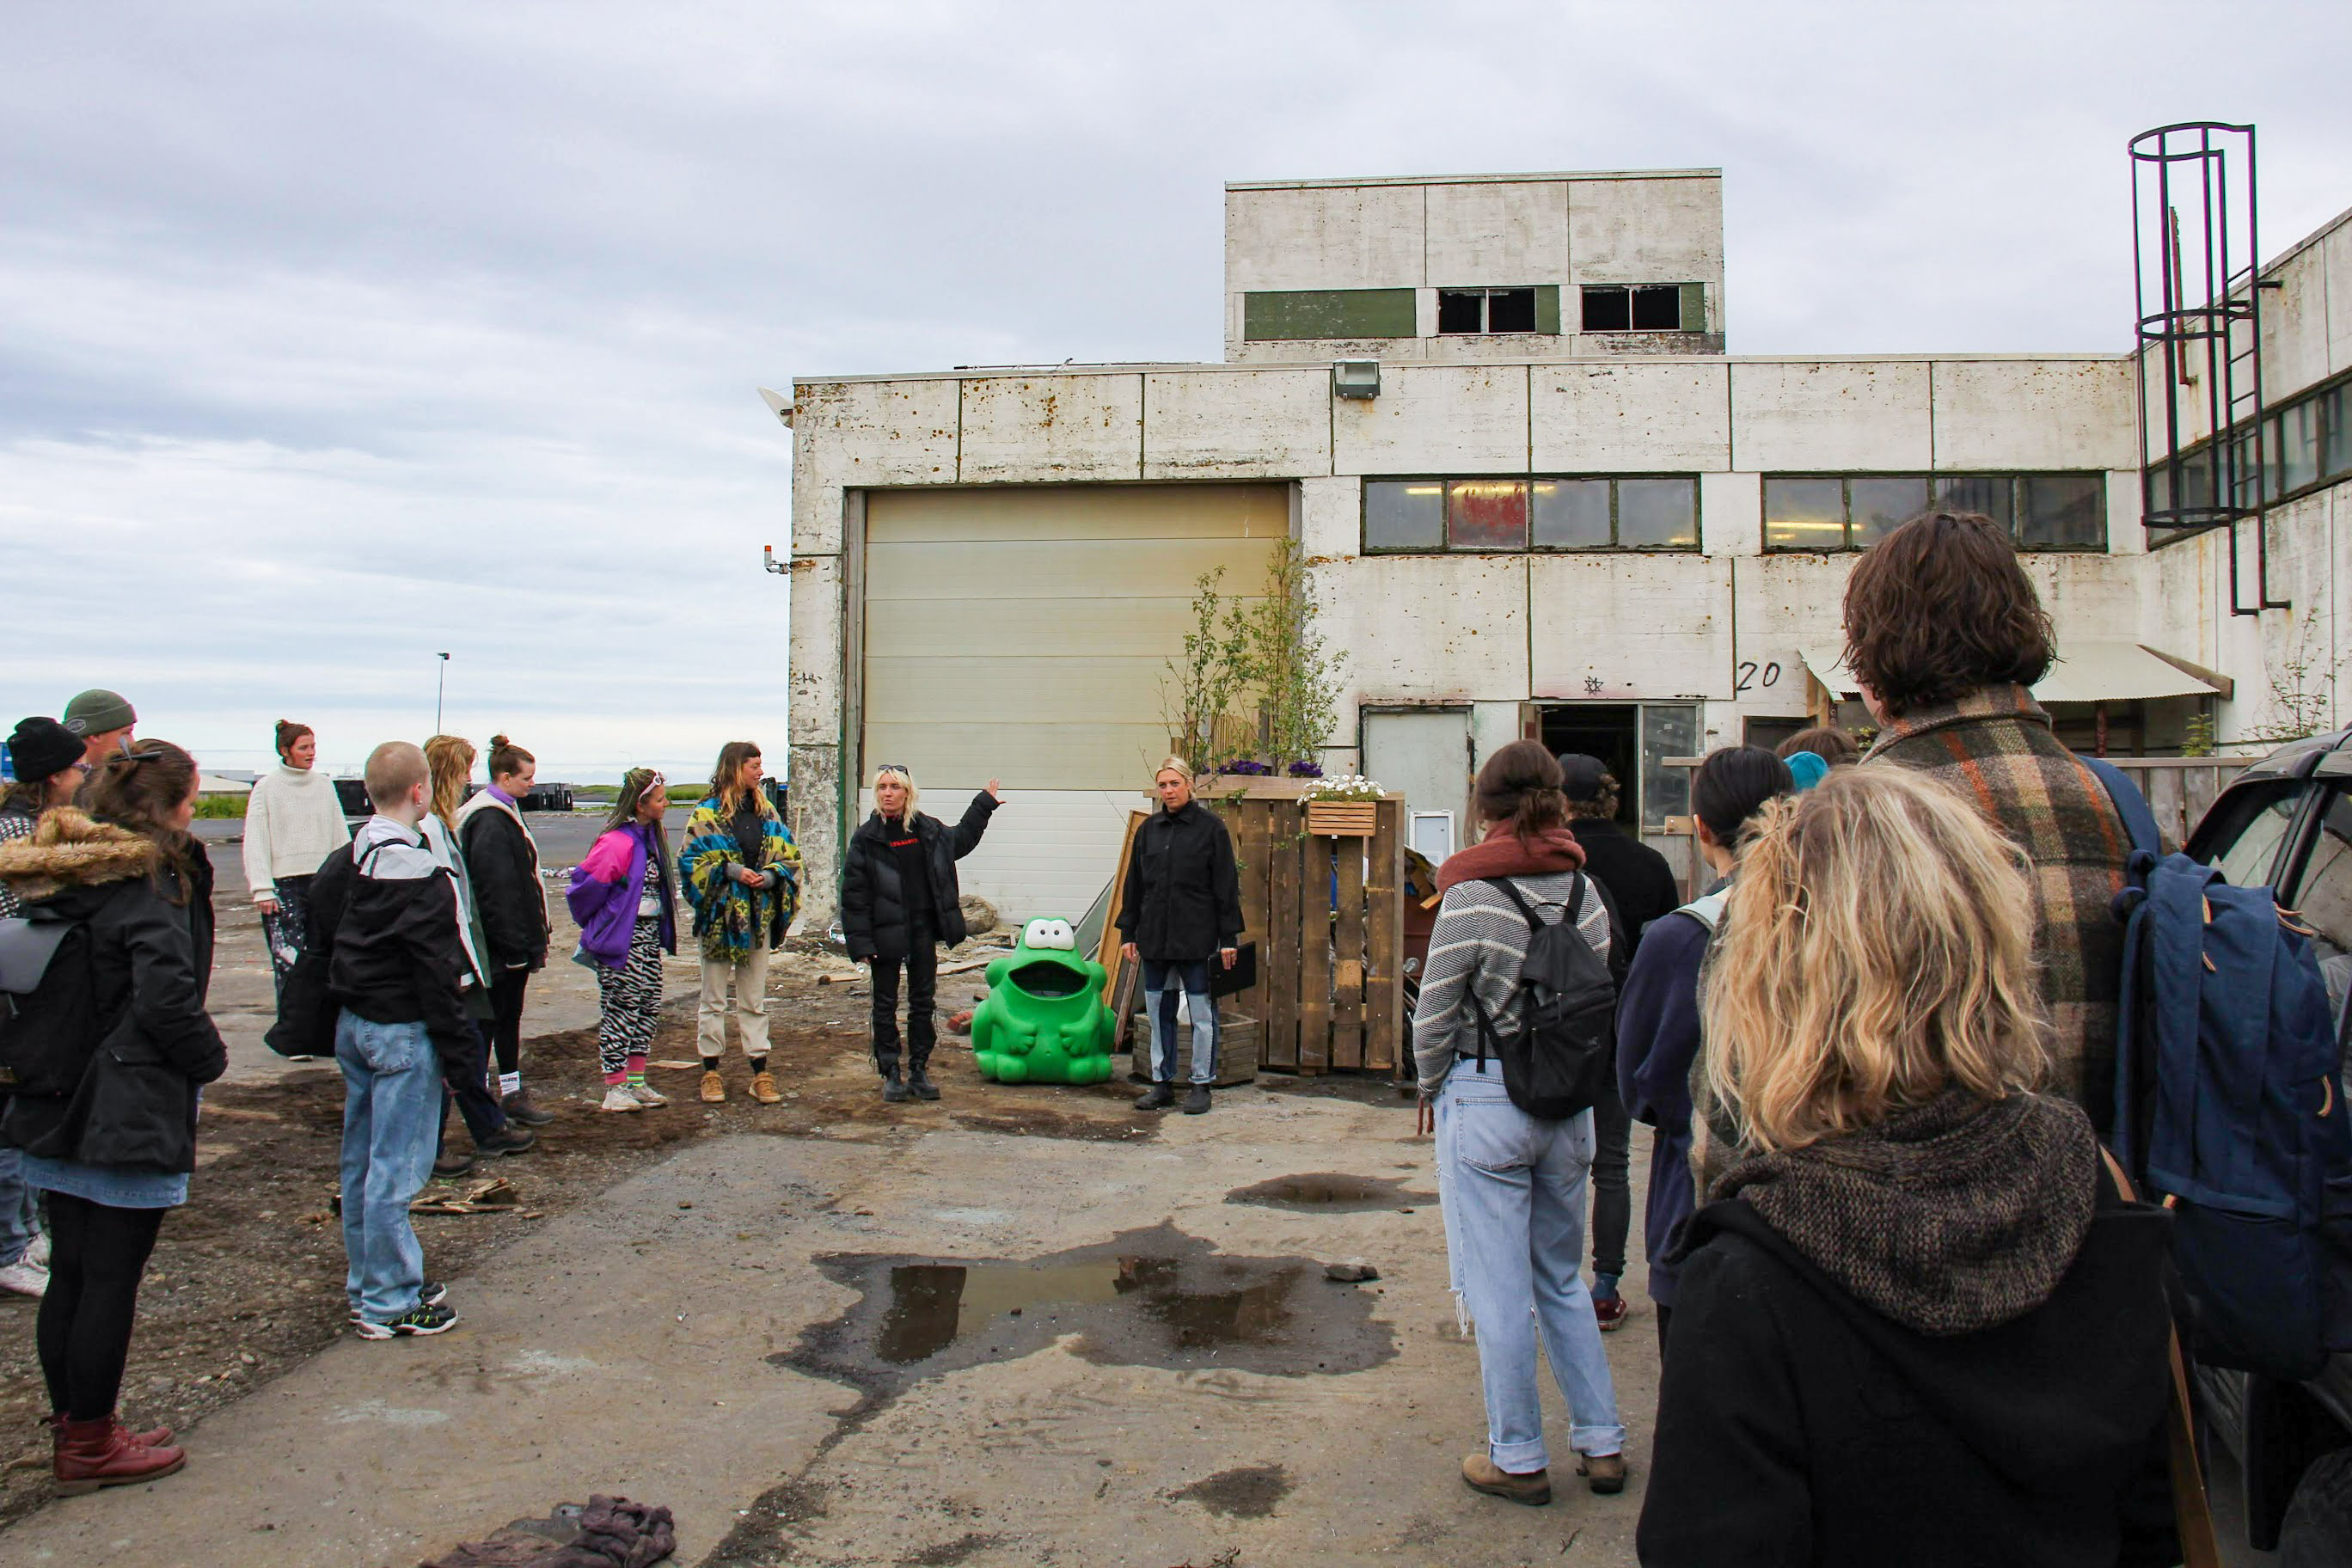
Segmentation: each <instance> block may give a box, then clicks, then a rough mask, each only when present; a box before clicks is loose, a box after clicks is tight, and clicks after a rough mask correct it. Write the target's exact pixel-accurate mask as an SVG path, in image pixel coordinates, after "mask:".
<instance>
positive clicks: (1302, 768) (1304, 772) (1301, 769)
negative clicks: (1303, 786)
mask: <svg viewBox="0 0 2352 1568" xmlns="http://www.w3.org/2000/svg"><path fill="white" fill-rule="evenodd" d="M1290 776H1291V777H1292V778H1295V779H1319V778H1321V777H1322V776H1323V769H1322V767H1321V766H1320V765H1319V764H1318V763H1310V762H1307V761H1305V760H1304V759H1302V760H1300V761H1298V762H1295V763H1291V764H1290Z"/></svg>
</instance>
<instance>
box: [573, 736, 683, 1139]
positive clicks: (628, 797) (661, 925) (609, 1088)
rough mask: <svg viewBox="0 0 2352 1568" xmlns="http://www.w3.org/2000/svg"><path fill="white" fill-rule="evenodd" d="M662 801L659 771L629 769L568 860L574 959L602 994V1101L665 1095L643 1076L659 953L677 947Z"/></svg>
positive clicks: (655, 1006) (658, 985)
mask: <svg viewBox="0 0 2352 1568" xmlns="http://www.w3.org/2000/svg"><path fill="white" fill-rule="evenodd" d="M668 805H669V791H668V789H667V786H666V785H665V784H664V783H663V781H662V776H661V774H659V773H656V772H654V770H653V769H651V768H632V769H631V770H630V771H629V773H628V774H627V776H626V777H625V778H624V779H622V781H621V796H620V798H619V799H618V800H617V801H615V802H614V804H613V815H612V816H609V817H607V818H606V819H605V822H604V832H603V833H602V834H601V835H599V836H598V837H597V839H596V842H595V843H594V845H593V846H592V847H590V848H589V850H588V858H586V859H584V860H583V861H581V862H580V864H579V865H577V866H575V867H573V868H572V886H571V888H570V889H568V890H567V891H566V893H565V895H564V898H565V901H566V902H568V903H569V904H570V905H571V906H572V919H573V920H575V921H579V922H580V952H579V954H578V961H579V962H581V963H588V964H592V965H593V967H594V968H595V971H596V989H597V992H598V994H599V995H600V997H601V999H602V1001H603V1003H604V1016H603V1018H602V1019H601V1021H600V1022H599V1023H598V1025H597V1027H596V1054H597V1056H598V1058H600V1059H601V1061H602V1064H603V1066H604V1104H603V1105H601V1106H599V1107H598V1108H597V1109H599V1110H644V1109H645V1108H646V1107H647V1106H649V1105H667V1104H668V1103H669V1100H668V1097H667V1096H666V1095H661V1094H656V1093H655V1092H654V1090H653V1089H650V1088H648V1087H647V1086H646V1052H647V1049H648V1048H649V1047H651V1046H652V1044H653V1037H654V1023H655V1020H656V1016H657V1015H658V1014H659V1013H660V1011H661V1000H662V954H663V953H665V952H677V916H676V915H675V914H674V913H672V911H671V905H670V886H669V844H668V840H667V837H666V836H665V835H664V833H663V831H662V813H663V811H665V810H666V809H667V807H668Z"/></svg>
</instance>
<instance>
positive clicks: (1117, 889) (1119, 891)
mask: <svg viewBox="0 0 2352 1568" xmlns="http://www.w3.org/2000/svg"><path fill="white" fill-rule="evenodd" d="M1144 816H1145V814H1144V813H1143V812H1140V811H1130V812H1129V813H1128V814H1127V837H1125V838H1123V839H1121V840H1119V846H1118V870H1116V871H1114V872H1112V873H1111V879H1110V902H1109V903H1108V904H1107V905H1106V906H1104V909H1103V929H1102V946H1101V947H1100V948H1099V949H1098V950H1097V952H1096V954H1095V959H1096V962H1097V963H1100V964H1101V965H1102V966H1103V1000H1104V1002H1106V1003H1108V1002H1109V1001H1110V1000H1111V998H1112V997H1113V996H1115V995H1117V994H1118V971H1119V965H1121V964H1122V963H1125V962H1126V961H1127V960H1126V955H1125V954H1123V953H1122V952H1119V947H1120V945H1121V944H1120V942H1119V940H1118V912H1119V906H1120V905H1121V904H1122V903H1124V902H1125V901H1126V898H1125V895H1126V893H1127V868H1128V863H1129V861H1130V860H1131V859H1133V858H1134V856H1135V830H1136V829H1137V828H1139V827H1141V826H1143V818H1144ZM1118 1023H1119V1027H1120V1028H1122V1029H1123V1028H1125V1027H1126V1026H1127V1020H1126V1019H1124V1018H1121V1019H1120V1020H1119V1021H1118Z"/></svg>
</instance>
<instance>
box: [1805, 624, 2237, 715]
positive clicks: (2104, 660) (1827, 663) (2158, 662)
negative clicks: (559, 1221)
mask: <svg viewBox="0 0 2352 1568" xmlns="http://www.w3.org/2000/svg"><path fill="white" fill-rule="evenodd" d="M1842 651H1843V650H1839V649H1832V648H1824V647H1800V648H1799V649H1798V650H1797V657H1798V658H1801V659H1803V660H1804V661H1805V668H1807V669H1808V670H1810V671H1811V673H1812V677H1813V679H1815V680H1818V681H1820V682H1821V683H1822V685H1823V686H1825V687H1827V688H1829V689H1830V690H1831V691H1832V692H1834V693H1835V694H1837V695H1838V696H1840V697H1850V696H1853V695H1854V694H1855V693H1856V692H1857V690H1858V689H1859V688H1858V685H1857V683H1856V681H1855V680H1854V678H1853V671H1852V670H1849V669H1848V668H1846V667H1845V661H1844V659H1843V658H1841V657H1840V653H1841V652H1842ZM2217 691H2220V692H2221V693H2222V695H2224V696H2226V695H2228V693H2227V691H2226V690H2225V689H2223V688H2222V687H2221V685H2220V684H2218V683H2217V682H2215V681H2210V680H2205V679H2200V678H2199V677H2197V676H2194V675H2191V674H2189V672H2188V671H2187V670H2185V669H2183V668H2180V666H2179V663H2177V662H2176V661H2174V660H2173V659H2171V658H2167V657H2166V656H2164V655H2162V654H2159V653H2157V652H2156V651H2154V650H2153V649H2151V648H2149V647H2146V646H2145V645H2143V644H2140V643H2136V642H2104V641H2101V640H2099V639H2097V638H2094V637H2074V638H2070V639H2068V640H2067V641H2066V642H2064V643H2063V644H2061V645H2060V647H2059V655H2058V662H2057V663H2056V664H2054V665H2053V666H2052V667H2051V669H2050V673H2049V674H2048V675H2045V676H2043V677H2042V679H2041V680H2039V681H2037V682H2036V683H2035V684H2034V687H2033V700H2035V701H2037V702H2138V701H2144V700H2147V699H2150V698H2157V697H2210V696H2212V695H2213V694H2214V693H2215V692H2217Z"/></svg>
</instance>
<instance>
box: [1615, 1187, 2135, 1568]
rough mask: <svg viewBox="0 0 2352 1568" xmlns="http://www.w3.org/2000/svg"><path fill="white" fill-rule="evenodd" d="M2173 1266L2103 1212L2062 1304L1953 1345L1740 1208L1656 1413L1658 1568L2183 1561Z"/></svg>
mask: <svg viewBox="0 0 2352 1568" xmlns="http://www.w3.org/2000/svg"><path fill="white" fill-rule="evenodd" d="M2102 1185H2103V1187H2105V1184H2104V1183H2103V1184H2102ZM2168 1245H2169V1225H2168V1215H2165V1214H2164V1213H2163V1211H2161V1210H2159V1209H2155V1208H2151V1207H2147V1206H2145V1205H2125V1204H2123V1203H2122V1202H2121V1201H2120V1200H2119V1199H2117V1198H2116V1197H2115V1195H2114V1194H2113V1191H2112V1189H2107V1190H2104V1191H2103V1192H2102V1193H2101V1195H2100V1199H2099V1206H2098V1209H2097V1210H2096V1212H2095V1217H2094V1218H2093V1220H2092V1224H2091V1229H2090V1232H2089V1235H2088V1237H2087V1238H2086V1239H2085V1240H2084V1243H2083V1246H2082V1249H2081V1250H2080V1252H2079V1253H2077V1254H2076V1256H2075V1258H2074V1263H2073V1265H2072V1266H2071V1267H2069V1268H2068V1269H2067V1271H2066V1273H2065V1274H2064V1276H2063V1278H2062V1279H2060V1281H2059V1284H2058V1287H2057V1289H2056V1290H2055V1291H2054V1292H2053V1294H2052V1296H2051V1297H2050V1299H2049V1300H2046V1301H2044V1302H2043V1303H2042V1305H2041V1306H2040V1307H2037V1308H2035V1309H2033V1310H2031V1311H2029V1312H2027V1313H2025V1314H2024V1315H2023V1316H2021V1317H2018V1318H2014V1319H2011V1321H2007V1322H2004V1323H2000V1324H1998V1325H1996V1326H1994V1327H1992V1328H1990V1329H1987V1330H1984V1331H1980V1332H1976V1333H1967V1334H1958V1335H1953V1336H1950V1337H1945V1338H1937V1337H1930V1336H1928V1335H1925V1334H1921V1333H1917V1332H1915V1331H1911V1330H1909V1329H1907V1328H1905V1327H1903V1326H1901V1325H1899V1324H1897V1323H1895V1321H1893V1320H1892V1319H1889V1318H1886V1317H1884V1316H1882V1315H1880V1314H1879V1313H1878V1312H1876V1311H1874V1310H1872V1309H1870V1308H1869V1307H1867V1306H1865V1305H1864V1304H1863V1303H1862V1302H1861V1301H1859V1300H1856V1299H1855V1298H1854V1297H1853V1295H1851V1294H1850V1293H1848V1292H1847V1291H1845V1290H1843V1289H1840V1288H1839V1287H1838V1286H1837V1285H1836V1284H1835V1283H1834V1282H1832V1280H1831V1279H1829V1277H1828V1276H1827V1275H1825V1274H1823V1273H1822V1271H1821V1270H1820V1269H1818V1268H1815V1267H1814V1266H1813V1265H1812V1263H1811V1261H1810V1260H1808V1259H1807V1258H1805V1257H1804V1256H1803V1255H1801V1253H1799V1252H1798V1251H1797V1250H1796V1249H1795V1248H1794V1247H1791V1246H1790V1244H1789V1243H1788V1242H1787V1241H1786V1240H1784V1239H1783V1238H1782V1237H1780V1235H1779V1234H1777V1233H1776V1232H1775V1231H1773V1229H1772V1228H1771V1227H1770V1226H1768V1225H1767V1224H1765V1222H1764V1220H1763V1217H1762V1215H1759V1213H1758V1212H1757V1211H1756V1210H1755V1209H1754V1208H1753V1207H1751V1206H1750V1205H1748V1203H1747V1202H1746V1201H1744V1200H1742V1199H1738V1198H1733V1199H1729V1200H1727V1201H1724V1202H1720V1203H1715V1204H1710V1205H1707V1206H1706V1208H1703V1209H1701V1210H1700V1211H1699V1212H1698V1214H1697V1215H1696V1216H1694V1217H1693V1219H1692V1220H1691V1222H1690V1227H1689V1234H1688V1239H1687V1240H1686V1242H1685V1254H1684V1262H1683V1268H1682V1281H1681V1289H1680V1294H1679V1296H1678V1297H1677V1299H1676V1302H1675V1326H1674V1333H1673V1336H1672V1342H1671V1343H1670V1345H1669V1347H1668V1354H1667V1356H1666V1363H1665V1374H1664V1381H1663V1384H1662V1385H1661V1387H1660V1391H1659V1398H1658V1426H1657V1436H1656V1441H1655V1446H1654V1450H1653V1452H1654V1458H1653V1459H1652V1462H1651V1470H1650V1484H1649V1489H1648V1493H1647V1495H1646V1496H1645V1497H1644V1499H1643V1505H1642V1520H1641V1526H1640V1530H1639V1532H1638V1534H1637V1536H1636V1538H1635V1539H1636V1545H1637V1547H1638V1549H1639V1551H1640V1553H1641V1558H1642V1562H1643V1564H1644V1565H1645V1568H1680V1565H1684V1564H1688V1565H1690V1568H1700V1565H1704V1568H1744V1565H1748V1564H1759V1565H1760V1564H1768V1563H1769V1564H1772V1565H1774V1568H1790V1565H1794V1564H1801V1563H1805V1564H1824V1565H1833V1568H1846V1565H1849V1564H1851V1565H1853V1568H1885V1564H1888V1563H1902V1564H1905V1565H1906V1568H1963V1565H1966V1568H1980V1565H1990V1564H2000V1568H2038V1565H2044V1564H2046V1565H2048V1568H2061V1565H2063V1568H2084V1565H2087V1564H2093V1563H2096V1564H2101V1565H2102V1568H2105V1565H2109V1564H2122V1565H2137V1564H2142V1563H2147V1564H2156V1563H2165V1564H2169V1563H2178V1562H2179V1551H2178V1548H2177V1545H2176V1542H2175V1537H2174V1534H2173V1530H2172V1513H2171V1498H2170V1494H2169V1492H2168V1488H2167V1480H2166V1468H2165V1447H2164V1426H2163V1419H2164V1411H2165V1403H2166V1394H2167V1392H2168V1388H2169V1374H2168V1360H2167V1356H2168V1350H2167V1345H2168V1331H2169V1327H2170V1318H2169V1313H2168V1309H2167V1306H2166V1302H2165V1298H2164V1294H2163V1286H2162V1278H2163V1269H2164V1260H2165V1257H2166V1252H2167V1248H2168Z"/></svg>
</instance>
